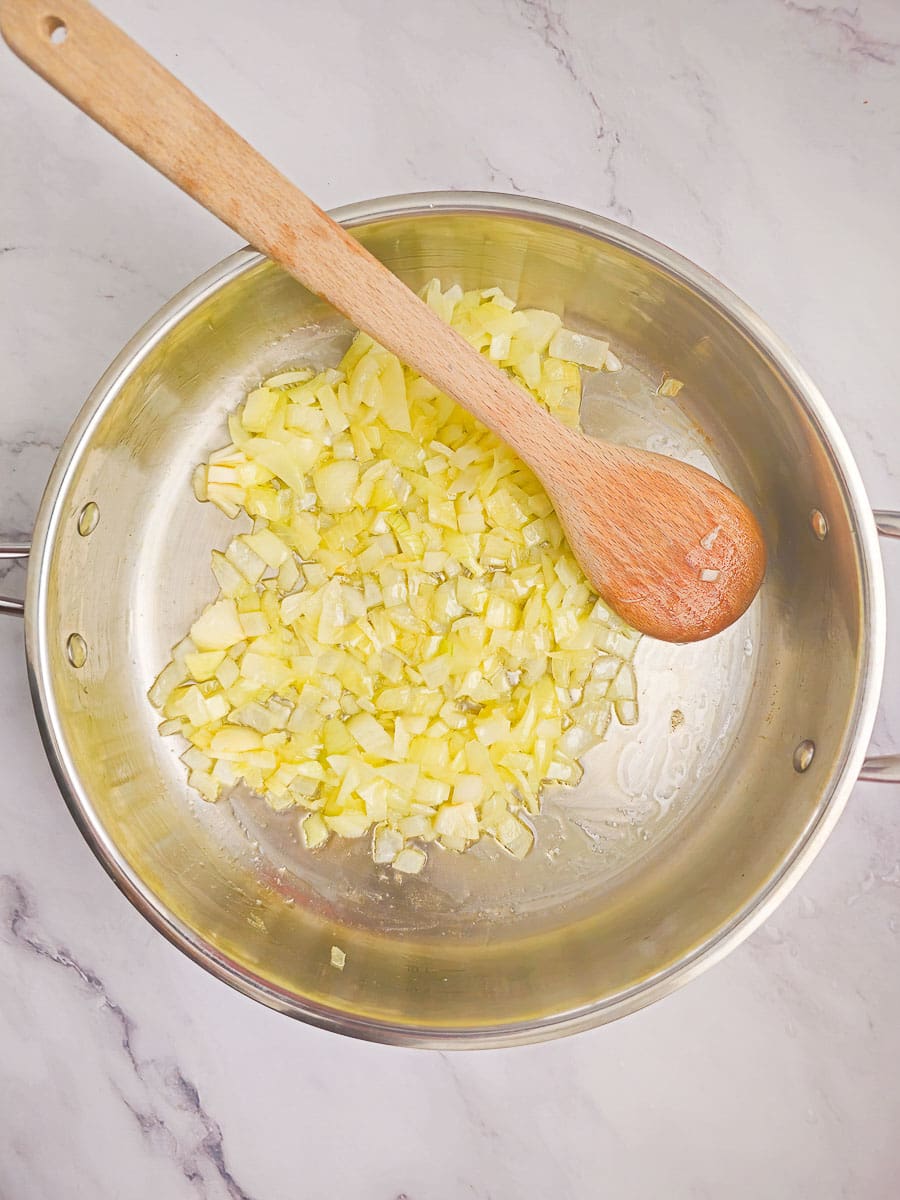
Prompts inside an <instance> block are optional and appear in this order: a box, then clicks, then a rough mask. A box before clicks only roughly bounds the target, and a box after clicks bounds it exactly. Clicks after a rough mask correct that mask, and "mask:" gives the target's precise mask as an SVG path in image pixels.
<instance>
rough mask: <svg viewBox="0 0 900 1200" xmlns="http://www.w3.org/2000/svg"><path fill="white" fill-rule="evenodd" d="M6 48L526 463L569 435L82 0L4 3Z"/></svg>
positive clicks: (0, 8)
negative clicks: (549, 443) (471, 415)
mask: <svg viewBox="0 0 900 1200" xmlns="http://www.w3.org/2000/svg"><path fill="white" fill-rule="evenodd" d="M0 29H2V32H3V36H4V38H5V39H6V41H7V42H8V44H9V45H10V47H11V48H12V50H13V51H14V52H15V53H16V54H17V55H18V56H19V57H20V58H21V59H23V60H24V61H25V62H26V63H27V64H28V65H29V66H30V67H32V68H33V69H34V70H35V71H37V73H38V74H39V75H42V76H43V78H44V79H46V80H47V82H48V83H50V84H52V85H53V87H55V88H56V89H57V90H58V91H60V92H62V93H63V95H64V96H67V97H68V99H69V100H71V101H72V102H73V103H74V104H76V105H77V106H78V107H79V108H80V109H81V110H82V111H83V112H85V113H87V115H88V116H89V117H92V118H93V119H94V120H95V121H97V122H98V123H99V124H100V125H102V126H104V128H105V129H107V130H108V131H109V132H110V133H111V134H113V135H114V136H115V137H117V138H118V139H119V141H120V142H123V143H124V144H125V145H126V146H128V147H129V148H130V149H132V150H133V151H134V152H135V153H136V154H138V155H139V156H140V157H141V158H143V159H144V160H145V161H146V162H148V163H150V164H151V165H152V166H154V167H156V169H157V170H158V171H160V172H162V174H163V175H165V176H166V177H167V178H168V179H171V180H172V182H173V183H175V184H177V185H178V187H180V188H181V189H182V190H183V191H185V192H187V193H188V195H190V196H192V197H193V198H194V199H195V200H197V201H199V202H200V204H202V205H203V206H204V208H207V209H209V211H210V212H212V213H214V214H215V215H216V216H217V217H219V218H220V219H221V220H222V221H224V222H225V223H226V224H227V225H229V226H230V227H231V228H232V229H233V230H234V231H235V232H236V233H238V234H240V236H241V237H243V238H245V239H246V240H247V241H248V242H249V243H250V244H251V245H252V246H255V247H256V248H257V249H258V250H261V251H263V253H265V254H267V255H268V256H269V257H270V258H272V259H274V260H275V261H276V262H278V263H280V264H281V266H283V267H284V268H285V270H287V271H289V272H290V273H291V274H292V275H293V276H295V277H296V278H297V279H299V280H300V282H301V283H303V284H305V285H306V286H307V287H308V288H310V289H311V290H312V291H314V292H316V293H317V294H318V295H320V296H322V297H324V298H325V299H326V300H328V301H329V303H331V304H332V305H333V306H334V307H335V308H336V309H338V311H340V312H342V313H344V314H345V316H347V317H349V318H350V320H351V321H352V322H353V323H354V324H355V325H357V326H359V327H360V328H362V329H365V330H366V332H367V333H369V334H371V335H372V337H374V338H375V340H376V341H378V342H380V343H381V344H382V345H383V346H385V347H386V348H387V349H389V350H391V351H392V352H393V353H394V354H396V355H397V356H398V357H399V358H401V359H402V360H403V361H404V362H406V363H408V364H409V365H410V366H412V367H414V368H415V369H416V370H417V371H419V372H420V373H421V374H423V375H424V376H426V378H428V379H429V380H431V382H432V383H434V384H435V385H436V386H437V387H439V388H441V390H442V391H445V392H447V393H448V395H451V396H453V397H454V398H455V399H456V400H458V401H459V402H460V403H461V404H463V405H464V407H466V408H468V409H469V410H470V411H471V412H472V413H474V415H475V416H477V417H478V418H479V419H480V420H482V421H483V422H484V423H485V424H486V425H488V426H489V427H490V428H491V429H493V430H494V431H495V432H496V433H497V434H498V435H499V436H500V437H501V438H503V440H504V441H506V442H508V443H509V444H510V445H512V446H513V447H514V448H515V449H516V450H517V452H518V453H519V454H520V455H521V456H522V458H524V459H525V460H526V462H529V464H530V465H532V466H534V465H535V463H536V459H537V457H538V456H539V454H540V449H541V445H542V444H543V445H546V439H547V438H548V437H552V438H556V439H559V438H561V437H563V436H565V434H566V433H567V432H568V431H566V430H565V429H564V428H563V427H562V426H560V425H559V423H558V422H556V421H554V420H553V419H552V418H551V417H550V416H549V415H548V414H547V413H545V412H544V411H543V410H542V409H541V408H540V407H539V406H538V405H537V404H535V403H534V402H533V401H532V400H531V398H530V397H529V396H528V395H527V394H526V393H525V392H523V391H522V390H521V389H520V388H518V387H516V385H515V384H514V383H512V381H511V380H509V379H508V377H507V376H505V375H504V374H503V373H502V372H500V371H498V370H497V369H496V368H495V367H493V366H492V365H491V363H490V362H488V361H487V360H486V359H484V358H483V357H482V356H481V355H480V354H478V353H477V352H476V351H474V350H473V349H472V347H471V346H469V345H468V343H467V342H465V340H464V339H463V338H462V337H460V335H459V334H458V333H456V332H455V331H454V330H452V329H450V328H449V326H447V325H446V324H445V323H444V322H443V321H441V320H440V318H439V317H438V316H437V314H436V313H434V312H433V311H432V310H431V309H430V308H429V307H428V306H427V305H426V304H424V303H423V302H422V301H421V300H419V298H418V297H417V296H415V295H414V294H413V293H412V292H411V291H410V290H409V288H407V287H406V285H405V284H404V283H402V282H401V281H400V280H399V279H398V278H397V277H396V276H395V275H394V274H392V273H391V272H390V271H389V270H388V269H387V268H386V267H384V266H383V265H382V264H381V263H380V262H378V260H377V259H376V258H374V257H373V256H372V255H371V254H370V253H369V252H368V251H367V250H366V249H365V248H364V247H363V246H362V245H360V243H359V242H358V241H357V240H356V239H355V238H353V237H351V236H350V234H348V233H347V232H346V231H345V230H344V229H342V228H341V227H340V225H338V224H337V223H336V222H335V221H333V220H332V219H331V218H330V217H329V216H327V214H326V213H324V212H323V211H322V210H321V209H320V208H319V207H318V206H317V205H316V204H314V203H313V202H312V200H310V199H309V197H308V196H306V195H304V194H303V192H301V191H300V190H299V188H297V187H295V186H294V185H293V184H292V183H290V181H289V180H287V179H286V178H285V177H284V176H283V175H282V174H281V172H280V171H277V170H276V169H275V167H273V166H272V164H271V163H270V162H268V161H267V160H266V159H264V158H263V157H262V155H261V154H258V153H257V152H256V151H255V150H254V149H253V147H252V146H250V145H248V143H247V142H245V141H244V139H243V138H242V137H240V136H239V135H238V134H237V133H235V131H234V130H233V129H232V128H231V127H230V126H229V125H227V124H226V123H225V122H224V121H223V120H221V118H220V117H218V116H216V114H215V113H214V112H213V111H212V110H211V109H209V108H207V106H206V105H205V104H203V103H202V101H200V100H198V98H197V97H196V96H195V95H194V93H193V92H191V91H190V90H189V89H188V88H186V87H185V86H184V84H182V83H180V82H179V81H178V80H177V79H176V78H175V77H174V76H173V75H171V74H170V73H169V72H168V71H167V70H165V68H164V67H162V66H161V65H160V64H159V63H158V62H157V61H156V60H155V59H154V58H153V57H152V56H151V55H149V54H148V53H147V52H146V51H145V50H143V49H142V48H141V47H140V46H138V45H137V44H136V43H135V42H133V41H132V40H131V38H129V37H128V36H127V34H125V33H123V32H122V30H121V29H119V27H118V26H117V25H114V24H113V22H112V21H109V20H108V19H107V18H106V17H104V16H103V15H102V14H101V13H99V12H98V11H97V9H95V8H94V7H93V6H92V5H91V4H89V3H87V0H0Z"/></svg>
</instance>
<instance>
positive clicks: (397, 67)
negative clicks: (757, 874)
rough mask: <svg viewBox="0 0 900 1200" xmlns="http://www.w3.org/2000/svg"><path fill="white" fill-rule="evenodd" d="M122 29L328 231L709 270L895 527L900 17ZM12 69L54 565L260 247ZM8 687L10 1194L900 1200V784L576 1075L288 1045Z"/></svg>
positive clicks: (476, 15)
mask: <svg viewBox="0 0 900 1200" xmlns="http://www.w3.org/2000/svg"><path fill="white" fill-rule="evenodd" d="M105 8H106V10H107V11H108V12H109V13H110V15H112V16H113V17H114V18H116V19H117V20H119V21H120V22H121V23H122V24H123V25H124V26H125V27H126V28H127V29H128V30H129V32H131V33H133V34H134V35H135V36H136V37H137V38H138V39H139V40H141V41H143V42H144V43H145V44H146V45H148V46H149V47H150V48H151V49H152V50H153V51H154V52H155V53H157V54H158V55H159V57H160V58H161V59H162V60H163V61H164V62H165V63H166V64H168V65H170V66H172V67H173V68H174V69H175V70H176V72H178V73H180V74H181V75H182V77H183V78H184V79H185V80H186V81H187V82H188V83H189V84H190V85H192V86H193V87H194V88H196V89H197V90H198V91H199V92H200V94H201V95H202V96H203V97H204V98H205V99H207V100H209V101H210V102H211V103H212V104H213V105H214V106H216V107H218V108H219V109H220V111H221V112H222V113H223V114H224V116H225V117H226V118H228V119H230V120H231V121H232V122H233V123H235V124H236V125H237V127H238V128H239V129H240V130H241V131H242V132H243V133H244V134H245V135H247V136H248V137H249V138H250V139H251V140H252V141H254V142H255V143H256V144H257V145H258V146H259V147H260V148H261V149H262V150H263V152H264V153H266V154H267V155H268V156H269V157H271V158H272V159H273V160H274V161H275V162H276V163H277V164H278V165H279V166H280V167H282V168H283V169H284V170H285V171H286V173H287V174H288V175H290V176H292V177H293V178H295V179H296V180H297V181H298V182H299V183H300V184H301V185H303V186H304V187H305V188H306V189H307V190H308V191H309V192H310V193H311V194H312V195H313V196H315V197H317V198H318V199H319V200H320V201H321V202H323V203H324V204H326V205H337V204H340V203H344V202H346V201H350V200H354V199H359V198H363V197H366V196H372V195H378V194H384V193H391V192H402V191H407V190H419V189H427V188H447V187H454V188H493V189H497V190H503V191H517V192H519V191H521V192H525V193H531V194H534V195H538V196H546V197H550V198H553V199H557V200H562V201H566V202H568V203H571V204H575V205H580V206H583V207H585V208H589V209H593V210H595V211H597V212H600V213H605V214H608V215H611V216H613V217H616V218H618V219H620V220H622V221H625V222H628V223H631V224H633V225H635V226H636V227H637V228H639V229H642V230H643V231H645V232H646V233H649V234H651V235H653V236H655V237H657V238H659V239H661V240H662V241H664V242H667V243H669V244H670V245H672V246H674V247H675V248H677V249H678V250H680V251H682V252H683V253H685V254H687V255H688V256H689V257H690V258H693V259H694V260H696V261H697V262H698V263H700V264H701V265H703V266H704V267H706V268H708V269H709V270H711V271H713V272H714V273H716V274H718V275H719V276H720V277H721V278H722V279H724V280H725V281H726V282H727V283H728V284H729V285H731V286H732V287H733V288H734V289H735V290H736V291H737V292H738V293H739V294H740V295H742V296H743V297H744V298H745V299H746V300H747V301H748V302H749V303H750V304H751V305H752V306H753V307H755V308H756V309H757V310H758V311H759V312H760V313H761V314H762V315H763V316H764V317H765V318H766V319H767V320H768V321H769V322H770V323H771V324H772V325H773V326H774V327H775V328H776V329H777V330H779V331H780V332H781V333H782V335H783V336H784V338H785V339H786V341H787V342H788V343H789V344H790V345H792V346H793V348H794V349H795V350H796V351H797V352H798V353H799V355H800V356H801V358H802V359H803V360H804V362H805V364H806V365H807V366H808V367H809V369H810V370H811V372H812V374H813V375H814V377H815V378H816V380H817V381H818V383H819V384H820V385H821V386H822V388H823V390H824V392H825V394H826V396H827V398H828V399H829V400H830V402H831V404H832V406H833V408H834V409H835V411H836V412H837V414H838V417H839V418H840V420H841V422H842V424H843V427H844V430H845V431H846V434H847V436H848V438H849V440H850V443H851V446H852V448H853V450H854V452H855V454H856V456H857V459H858V462H859V464H860V467H861V469H862V472H863V475H864V477H865V480H866V483H867V485H868V488H869V490H870V496H871V499H872V501H873V503H874V504H876V505H881V506H885V507H895V508H896V507H900V466H898V464H900V415H898V414H900V409H898V383H897V380H898V375H900V358H898V350H897V344H898V340H897V339H898V334H897V317H898V313H900V271H898V269H897V263H898V262H900V222H898V220H897V203H898V201H897V197H898V196H900V6H898V5H897V3H896V0H860V2H859V3H858V4H857V5H856V6H854V7H849V6H839V5H837V4H833V3H832V2H831V0H826V2H825V3H821V4H813V3H812V2H811V0H760V2H759V3H757V4H754V5H750V4H744V3H741V2H740V0H699V2H694V3H692V2H690V0H673V2H672V3H667V4H663V3H660V2H659V0H634V2H632V3H629V4H616V3H613V2H612V0H455V2H454V3H450V2H449V0H427V2H426V3H424V4H419V5H414V4H411V3H403V4H386V5H380V6H376V5H374V4H371V3H370V2H369V0H331V2H330V3H324V2H323V0H308V2H307V3H304V4H295V3H291V2H290V0H257V3H255V4H243V3H237V2H229V0H220V2H219V3H214V2H213V0H191V2H190V3H187V4H185V3H182V2H181V0H106V4H105ZM376 11H377V12H378V13H381V14H382V15H380V16H378V17H376V16H375V13H376ZM0 58H2V70H0V145H2V147H3V149H2V166H0V314H2V315H0V365H2V371H3V388H2V393H3V402H2V421H0V535H27V534H28V532H29V530H30V527H31V523H32V520H33V517H34V513H35V509H36V506H37V503H38V499H39V497H40V494H41V490H42V488H43V486H44V482H45V480H46V477H47V474H48V472H49V470H50V466H51V463H52V461H53V458H54V455H55V453H56V449H57V447H58V446H59V444H60V442H61V440H62V438H63V435H64V434H65V431H66V428H67V426H68V424H69V422H70V420H71V418H72V417H73V415H74V414H75V412H76V410H77V409H78V407H79V406H80V404H81V402H82V400H83V398H84V397H85V395H86V393H87V392H88V390H89V388H90V387H91V385H92V384H93V382H94V381H95V379H96V378H97V377H98V376H99V374H100V373H101V371H102V369H103V368H104V367H105V365H106V364H107V362H108V361H109V360H110V358H112V356H113V355H114V354H115V352H116V351H117V350H118V349H119V348H120V346H121V345H122V344H123V343H124V342H125V341H126V340H127V339H128V337H129V336H130V335H131V334H132V332H133V331H134V330H135V329H136V328H137V326H138V325H140V324H141V323H142V322H143V321H144V320H145V318H147V317H148V316H150V315H151V314H152V313H153V311H154V310H155V309H156V308H157V307H158V306H159V305H160V304H161V303H162V302H163V301H164V300H165V299H166V298H167V297H168V296H170V295H171V294H172V293H173V292H175V291H176V290H177V289H178V288H180V287H181V286H182V285H183V284H184V283H186V282H187V281H189V280H190V279H191V278H192V277H193V276H195V275H197V274H198V273H200V272H201V271H202V270H204V269H205V268H206V267H207V266H209V265H210V264H212V263H213V262H215V261H216V260H217V259H219V258H220V257H222V256H223V255H224V254H226V253H227V252H229V251H230V250H231V249H232V248H234V246H235V245H236V239H235V238H234V237H233V236H232V235H231V234H230V233H229V232H228V231H227V230H225V229H224V228H223V227H221V226H219V225H218V224H217V223H216V222H215V221H214V220H212V218H210V217H208V216H207V215H206V214H204V213H203V212H201V211H200V210H199V209H197V208H195V207H194V206H193V205H192V204H191V203H190V202H189V201H188V200H186V199H185V198H184V197H182V196H181V194H180V193H178V192H177V191H176V190H175V188H173V187H172V186H171V185H169V184H168V183H166V182H165V181H163V180H162V179H161V178H159V177H157V176H155V175H154V174H153V173H152V172H151V171H150V170H149V169H147V168H146V167H144V166H143V165H142V164H141V163H139V162H138V161H137V160H136V159H134V158H132V157H131V156H130V155H129V154H127V153H125V152H124V151H123V150H121V148H120V147H118V145H117V144H116V143H114V142H113V141H112V140H111V139H110V138H109V137H108V136H107V135H106V134H105V133H103V132H102V131H100V130H99V129H97V128H95V127H93V126H92V125H91V124H90V123H89V122H88V121H87V120H86V119H85V118H84V117H82V116H81V115H80V114H79V113H77V112H76V111H75V110H74V109H73V108H71V107H70V106H69V105H68V104H66V103H65V102H64V101H62V100H61V99H60V98H59V97H58V96H56V95H55V94H54V93H52V92H51V91H50V89H48V88H47V87H46V86H45V85H44V84H43V83H41V82H40V81H39V80H38V79H37V77H36V76H34V75H32V74H30V73H29V72H28V71H26V70H25V68H24V67H22V66H21V65H20V64H19V63H17V62H15V61H14V60H13V58H12V56H11V55H10V54H9V53H8V52H7V51H6V50H5V49H0ZM897 549H898V548H896V547H894V546H890V547H888V548H887V549H886V554H885V558H886V565H887V568H888V581H889V600H890V602H891V609H892V613H893V616H894V617H895V618H896V619H895V620H893V621H892V622H891V625H892V628H891V631H890V638H891V650H890V656H889V663H888V672H887V686H886V690H885V697H884V701H883V711H882V714H881V717H880V720H879V725H878V732H877V741H878V743H880V744H881V745H882V746H883V748H887V747H889V746H894V747H897V746H898V745H900V703H898V698H900V692H898V690H897V687H896V680H897V677H898V671H900V552H895V550H897ZM22 582H23V580H22V576H21V572H20V571H19V570H18V569H15V570H13V571H12V572H10V573H9V574H8V576H7V578H6V580H5V581H4V588H5V590H9V591H12V590H15V589H17V588H19V589H20V588H21V586H22ZM0 590H3V589H0ZM0 679H2V687H0V763H2V780H3V787H2V789H0V806H2V819H0V827H2V829H3V836H2V838H0V941H2V951H0V1111H2V1117H0V1195H3V1196H4V1197H10V1198H12V1197H15V1200H44V1198H47V1200H51V1198H52V1200H63V1198H65V1200H68V1198H74V1197H90V1198H91V1200H108V1198H119V1197H121V1198H127V1200H131V1198H135V1200H143V1198H144V1197H147V1198H150V1197H154V1198H155V1197H163V1196H164V1197H166V1200H189V1198H192V1197H203V1198H208V1200H220V1198H222V1200H225V1198H230V1200H249V1198H250V1197H252V1198H253V1200H297V1198H299V1197H303V1198H307V1197H308V1198H316V1197H340V1198H341V1200H395V1198H396V1200H404V1198H405V1200H455V1198H456V1197H463V1196H472V1197H477V1198H479V1200H489V1198H493V1200H500V1198H507V1197H509V1198H513V1197H515V1198H516V1200H520V1198H526V1197H527V1198H531V1197H534V1198H535V1200H538V1198H541V1200H543V1198H544V1197H551V1196H552V1197H559V1198H568V1197H595V1196H601V1195H602V1196H609V1197H616V1198H627V1200H630V1198H635V1200H643V1198H649V1197H654V1198H655V1197H663V1196H664V1197H666V1200H700V1198H702V1197H708V1198H713V1200H719V1198H724V1197H727V1198H728V1200H758V1198H760V1197H764V1198H766V1200H781V1198H784V1200H787V1198H790V1200H802V1198H805V1197H816V1200H831V1198H837V1197H851V1198H854V1200H855V1198H857V1197H865V1198H866V1200H889V1198H892V1197H895V1196H896V1195H897V1187H898V1184H897V1180H898V1177H900V1141H898V1137H897V1130H898V1127H900V1087H898V1082H897V1062H898V1061H900V1021H898V1012H900V805H898V801H900V788H898V787H896V786H889V785H887V786H881V787H879V786H875V785H871V784H869V785H860V786H859V787H858V788H857V789H856V791H855V793H854V795H853V798H852V800H851V803H850V805H849V807H848V810H847V812H846V814H845V816H844V817H843V819H842V821H841V823H840V825H839V826H838V828H837V831H836V832H835V834H834V836H833V837H832V838H831V840H830V842H829V844H828V845H827V847H826V848H825V850H824V852H823V853H822V855H821V857H820V858H819V859H818V860H817V862H816V863H815V864H814V866H813V868H812V869H811V870H810V871H809V873H808V875H807V876H806V877H805V878H804V879H803V881H802V883H801V884H800V886H799V887H798V888H797V889H796V891H795V892H794V893H793V894H792V895H791V896H790V898H789V899H788V900H787V902H786V903H785V904H784V906H783V907H782V908H781V909H780V910H779V911H778V913H777V914H776V915H775V916H774V917H773V918H772V919H771V920H770V921H769V922H768V924H767V925H766V926H765V927H764V928H763V929H762V930H760V931H759V932H758V933H756V934H755V936H753V937H752V938H751V939H750V940H749V941H748V942H746V943H745V944H744V945H743V946H742V947H741V948H739V949H738V950H737V951H736V952H735V953H734V954H733V955H732V956H731V957H730V958H729V959H728V960H727V961H726V962H725V963H724V964H721V965H719V966H717V967H715V968H714V969H713V970H711V971H710V972H709V973H707V974H706V975H705V976H703V977H702V978H701V979H700V980H699V981H697V982H694V983H692V984H691V985H690V986H689V987H688V988H686V989H685V990H683V991H681V992H679V993H678V994H677V995H675V996H674V997H671V998H669V999H668V1000H665V1001H663V1002H662V1003H660V1004H658V1005H655V1006H654V1007H652V1008H650V1009H648V1010H645V1011H644V1012H642V1013H639V1014H638V1015H636V1016H634V1017H631V1018H629V1019H627V1020H624V1021H621V1022H619V1023H617V1024H615V1025H613V1026H608V1027H606V1028H603V1029H600V1030H597V1031H595V1032H593V1033H590V1034H585V1035H582V1036H579V1037H577V1038H574V1039H567V1040H565V1041H562V1042H557V1043H553V1044H549V1045H545V1046H538V1047H534V1048H527V1049H521V1050H514V1051H493V1052H487V1053H482V1054H471V1053H470V1054H457V1055H449V1056H448V1055H443V1054H435V1053H428V1052H412V1051H398V1050H392V1049H389V1048H383V1047H378V1046H369V1045H364V1044H361V1043H355V1042H351V1041H348V1040H344V1039H341V1038H338V1037H335V1036H333V1035H330V1034H326V1033H322V1032H319V1031H317V1030H314V1029H310V1028H306V1027H304V1026H301V1025H299V1024H294V1023H292V1022H290V1021H288V1020H287V1019H285V1018H284V1017H281V1016H278V1015H276V1014H275V1013H272V1012H269V1011H267V1010H266V1009H264V1008H262V1007H260V1006H258V1005H255V1004H253V1003H251V1002H250V1001H249V1000H246V999H244V998H243V997H241V996H239V995H237V994H235V993H233V992H231V991H229V990H228V989H227V988H225V987H223V986H222V985H221V984H219V983H217V982H215V981H214V980H213V979H212V978H210V977H209V976H207V975H206V974H205V973H204V972H202V971H201V970H199V969H198V968H197V967H196V966H194V965H193V964H192V963H190V962H189V961H188V960H187V959H186V958H184V957H182V956H181V955H180V954H179V953H178V952H177V951H176V950H174V949H173V948H172V947H171V946H169V945H168V944H167V943H166V942H165V941H164V940H163V939H162V938H161V937H159V936H158V935H157V934H156V933H155V932H153V931H152V930H151V928H150V927H149V926H148V925H147V924H146V923H145V922H144V921H143V920H142V919H141V918H140V917H139V916H138V914H137V913H136V912H135V911H133V910H132V909H131V907H130V906H129V905H128V903H127V902H126V901H125V900H124V899H123V898H122V897H121V896H120V895H119V893H118V892H117V891H116V889H115V888H114V886H113V885H112V883H111V882H110V881H109V880H108V879H107V878H106V876H105V875H104V873H103V872H102V871H101V869H100V868H99V866H98V865H97V863H96V862H95V861H94V859H93V858H92V856H91V854H90V852H89V851H88V849H87V847H86V846H85V844H84V843H83V842H82V840H81V837H80V835H79V834H78V832H77V830H76V828H75V826H74V824H73V822H72V821H71V820H70V818H69V816H68V814H67V813H66V810H65V808H64V805H63V802H62V800H61V799H60V796H59V794H58V792H57V790H56V787H55V785H54V783H53V780H52V778H51V775H50V771H49V768H48V766H47V764H46V761H45V759H44V755H43V752H42V749H41V746H40V742H39V739H38V735H37V730H36V728H35V723H34V720H33V716H32V711H31V705H30V702H29V698H28V691H27V686H26V681H25V669H24V662H23V652H22V629H21V625H20V623H18V622H16V621H15V620H3V621H0Z"/></svg>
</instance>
